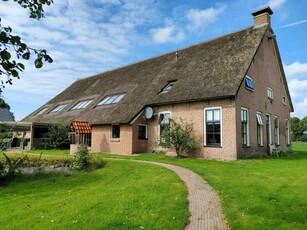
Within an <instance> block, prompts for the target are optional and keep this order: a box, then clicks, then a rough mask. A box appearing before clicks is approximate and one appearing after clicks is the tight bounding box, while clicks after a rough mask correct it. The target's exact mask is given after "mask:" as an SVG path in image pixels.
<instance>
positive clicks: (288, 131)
mask: <svg viewBox="0 0 307 230" xmlns="http://www.w3.org/2000/svg"><path fill="white" fill-rule="evenodd" d="M289 123H290V122H289V120H288V119H286V120H285V129H286V144H287V145H290V124H289Z"/></svg>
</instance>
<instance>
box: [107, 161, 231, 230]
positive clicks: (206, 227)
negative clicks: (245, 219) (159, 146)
mask: <svg viewBox="0 0 307 230" xmlns="http://www.w3.org/2000/svg"><path fill="white" fill-rule="evenodd" d="M108 159H110V158H108ZM120 160H122V159H120ZM129 161H136V162H143V163H148V164H154V165H160V166H162V167H165V168H167V169H170V170H172V171H173V172H175V173H176V174H177V175H178V176H179V177H180V178H181V179H182V180H183V181H184V182H185V184H186V186H187V188H188V193H189V194H188V200H189V211H190V215H191V216H190V223H189V224H188V225H187V226H186V228H185V230H196V229H197V230H219V229H229V228H228V226H227V223H226V219H225V217H224V215H223V213H222V210H221V205H220V199H219V197H218V195H217V194H216V192H214V191H213V189H212V188H211V187H210V186H209V185H208V183H207V182H205V181H204V180H203V179H202V178H201V177H200V176H199V175H197V174H196V173H194V172H192V171H191V170H189V169H185V168H182V167H179V166H175V165H170V164H165V163H158V162H152V161H140V160H129Z"/></svg>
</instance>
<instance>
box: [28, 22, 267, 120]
mask: <svg viewBox="0 0 307 230" xmlns="http://www.w3.org/2000/svg"><path fill="white" fill-rule="evenodd" d="M266 30H267V27H266V26H264V27H261V28H257V29H254V28H253V27H250V28H247V29H244V30H240V31H237V32H234V33H231V34H228V35H225V36H222V37H218V38H215V39H212V40H208V41H205V42H202V43H199V44H196V45H193V46H190V47H187V48H184V49H181V50H177V52H178V55H177V57H176V51H174V52H170V53H167V54H164V55H161V56H158V57H154V58H151V59H147V60H144V61H140V62H137V63H134V64H131V65H128V66H124V67H121V68H118V69H115V70H111V71H107V72H104V73H101V74H98V75H95V76H92V77H88V78H85V79H80V80H78V81H76V82H74V83H73V84H72V85H71V86H70V87H68V88H67V89H66V90H64V91H63V92H62V93H60V94H59V95H57V96H56V97H54V98H53V99H52V100H50V101H49V102H47V103H46V104H45V105H43V106H42V107H41V108H40V109H38V110H37V111H35V112H33V113H32V114H30V115H29V116H27V117H26V118H24V119H23V121H33V122H50V121H59V120H62V121H63V120H64V121H66V122H67V123H70V121H71V120H74V119H77V120H86V121H89V122H90V123H91V124H112V123H113V124H114V123H129V122H130V121H131V120H132V119H133V118H134V117H135V116H136V115H137V114H138V113H139V112H140V111H142V109H143V108H144V107H146V106H148V105H159V104H172V103H178V102H188V101H197V100H206V99H215V98H226V97H233V96H235V95H236V93H237V90H238V88H239V86H240V84H241V82H242V80H243V78H244V76H245V74H246V72H247V70H248V68H249V65H250V63H251V62H252V60H253V57H254V55H255V53H256V51H257V49H258V47H259V45H260V43H261V40H262V38H263V36H264V34H265V32H266ZM172 80H176V83H175V84H174V86H173V89H172V90H171V91H169V92H167V93H163V94H159V92H161V90H162V89H163V87H164V86H165V85H166V84H167V83H168V82H169V81H172ZM121 93H126V94H125V96H124V98H123V99H122V100H121V101H120V102H119V103H118V104H114V105H107V106H98V107H96V105H97V103H99V102H100V101H101V100H102V99H103V98H104V97H105V96H108V95H114V94H121ZM88 99H92V100H93V101H92V102H91V103H90V104H89V105H88V106H87V107H86V108H85V109H81V110H70V109H71V108H72V107H73V106H74V105H76V103H78V102H80V101H83V100H88ZM62 103H67V106H66V107H65V108H64V109H63V110H62V111H60V112H57V113H49V111H51V110H52V109H53V108H54V107H56V106H57V105H59V104H62ZM43 108H48V109H47V110H46V111H44V113H42V114H38V113H39V111H41V110H42V109H43Z"/></svg>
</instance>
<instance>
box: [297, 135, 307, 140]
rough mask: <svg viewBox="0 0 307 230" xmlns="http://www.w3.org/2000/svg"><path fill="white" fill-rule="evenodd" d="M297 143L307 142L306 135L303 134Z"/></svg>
mask: <svg viewBox="0 0 307 230" xmlns="http://www.w3.org/2000/svg"><path fill="white" fill-rule="evenodd" d="M299 141H302V142H307V134H303V135H302V136H301V137H300V139H299Z"/></svg>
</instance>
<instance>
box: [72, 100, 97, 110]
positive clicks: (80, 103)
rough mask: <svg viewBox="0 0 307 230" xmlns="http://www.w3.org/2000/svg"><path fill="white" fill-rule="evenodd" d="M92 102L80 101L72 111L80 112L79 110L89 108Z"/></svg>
mask: <svg viewBox="0 0 307 230" xmlns="http://www.w3.org/2000/svg"><path fill="white" fill-rule="evenodd" d="M91 102H92V100H86V101H79V102H78V103H77V104H76V105H75V106H74V107H72V108H71V109H70V110H78V109H84V108H85V107H86V106H88V105H89V104H90V103H91Z"/></svg>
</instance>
